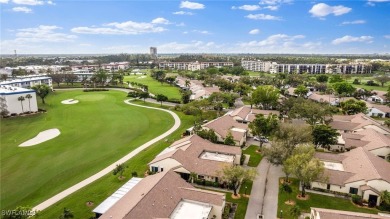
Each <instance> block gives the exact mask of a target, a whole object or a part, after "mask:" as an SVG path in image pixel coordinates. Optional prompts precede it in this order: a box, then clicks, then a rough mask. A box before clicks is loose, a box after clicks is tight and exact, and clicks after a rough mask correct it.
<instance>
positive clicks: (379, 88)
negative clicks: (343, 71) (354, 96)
mask: <svg viewBox="0 0 390 219" xmlns="http://www.w3.org/2000/svg"><path fill="white" fill-rule="evenodd" d="M355 78H357V79H359V81H360V82H361V84H352V82H353V81H354V80H355ZM367 81H374V82H375V83H378V82H377V81H375V80H374V77H371V76H369V77H352V78H351V79H348V82H349V83H351V84H352V85H353V86H354V87H356V88H364V89H366V90H378V91H387V89H388V87H389V86H390V82H387V83H385V84H384V86H383V87H382V86H368V85H365V84H366V82H367ZM378 84H379V85H380V83H378Z"/></svg>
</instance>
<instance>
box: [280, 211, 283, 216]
mask: <svg viewBox="0 0 390 219" xmlns="http://www.w3.org/2000/svg"><path fill="white" fill-rule="evenodd" d="M280 218H283V210H280Z"/></svg>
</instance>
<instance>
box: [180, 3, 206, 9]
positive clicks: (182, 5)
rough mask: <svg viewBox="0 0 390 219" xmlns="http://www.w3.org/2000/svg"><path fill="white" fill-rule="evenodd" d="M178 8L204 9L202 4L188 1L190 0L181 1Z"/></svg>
mask: <svg viewBox="0 0 390 219" xmlns="http://www.w3.org/2000/svg"><path fill="white" fill-rule="evenodd" d="M180 8H187V9H204V8H205V6H204V4H201V3H197V2H190V1H182V2H181V3H180Z"/></svg>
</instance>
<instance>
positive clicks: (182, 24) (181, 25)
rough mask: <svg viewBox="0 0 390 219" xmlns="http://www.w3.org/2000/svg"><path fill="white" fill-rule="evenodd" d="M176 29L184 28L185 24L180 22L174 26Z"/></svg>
mask: <svg viewBox="0 0 390 219" xmlns="http://www.w3.org/2000/svg"><path fill="white" fill-rule="evenodd" d="M176 26H177V27H185V26H186V24H185V23H184V22H180V23H178V24H176Z"/></svg>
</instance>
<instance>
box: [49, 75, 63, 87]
mask: <svg viewBox="0 0 390 219" xmlns="http://www.w3.org/2000/svg"><path fill="white" fill-rule="evenodd" d="M49 77H51V79H52V80H53V82H54V83H57V86H58V87H60V83H62V81H63V80H64V74H51V75H49Z"/></svg>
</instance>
